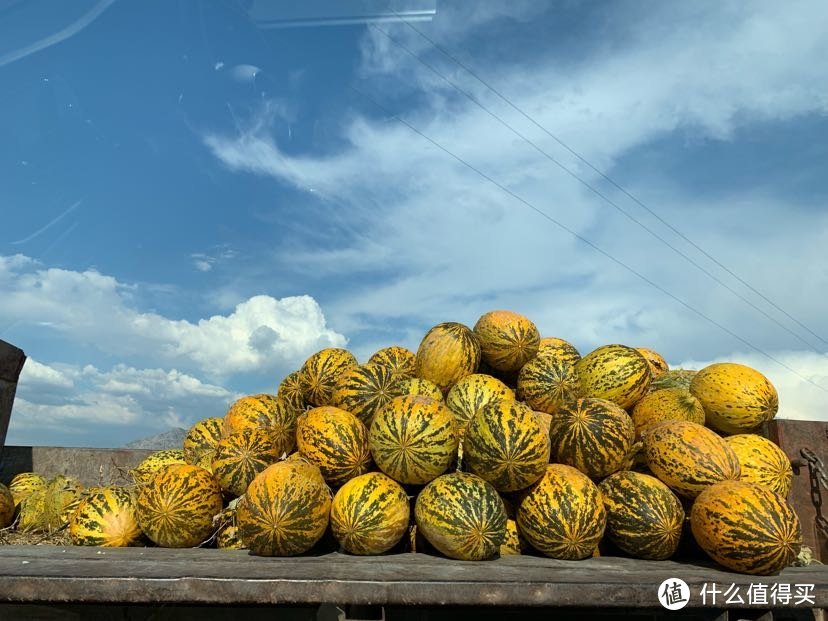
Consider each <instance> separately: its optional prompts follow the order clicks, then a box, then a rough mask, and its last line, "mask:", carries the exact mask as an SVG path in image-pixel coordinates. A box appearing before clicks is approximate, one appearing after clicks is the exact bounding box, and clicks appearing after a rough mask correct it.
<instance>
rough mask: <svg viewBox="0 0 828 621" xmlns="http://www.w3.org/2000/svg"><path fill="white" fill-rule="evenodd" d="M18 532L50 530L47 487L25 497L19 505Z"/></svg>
mask: <svg viewBox="0 0 828 621" xmlns="http://www.w3.org/2000/svg"><path fill="white" fill-rule="evenodd" d="M17 530H19V531H21V532H32V533H37V532H42V531H44V530H48V524H47V521H46V488H45V487H42V488H40V489H36V490H34V491H32V492H31V493H30V494H28V495H26V496H24V497H23V499H22V500H21V501H20V503H19V504H18V505H17Z"/></svg>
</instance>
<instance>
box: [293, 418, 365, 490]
mask: <svg viewBox="0 0 828 621" xmlns="http://www.w3.org/2000/svg"><path fill="white" fill-rule="evenodd" d="M296 445H297V448H298V449H299V452H300V453H302V456H303V457H304V458H305V459H307V460H308V461H309V462H310V463H312V464H314V465H316V466H318V467H319V469H320V470H321V471H322V476H324V477H325V480H326V481H327V482H328V483H330V484H331V485H342V484H343V483H345V481H347V480H348V479H352V478H354V477H356V476H359V475H360V474H364V473H366V472H368V470H369V469H370V467H371V452H370V450H369V448H368V430H367V429H366V428H365V425H364V424H362V421H360V420H359V419H358V418H357V417H356V416H354V415H353V414H351V413H350V412H346V411H345V410H341V409H339V408H336V407H333V406H323V407H318V408H313V409H312V410H308V412H307V413H306V414H305V415H304V416H303V417H302V419H301V421H300V422H299V425H298V427H297V429H296Z"/></svg>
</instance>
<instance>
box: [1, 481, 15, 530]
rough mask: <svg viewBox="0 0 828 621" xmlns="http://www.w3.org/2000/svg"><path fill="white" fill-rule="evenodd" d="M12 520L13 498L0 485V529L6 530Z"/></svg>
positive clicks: (6, 489) (5, 488)
mask: <svg viewBox="0 0 828 621" xmlns="http://www.w3.org/2000/svg"><path fill="white" fill-rule="evenodd" d="M13 519H14V496H12V493H11V492H10V491H9V488H8V487H6V486H5V485H3V484H2V483H0V529H2V528H7V527H8V526H9V525H10V524H11V523H12V520H13Z"/></svg>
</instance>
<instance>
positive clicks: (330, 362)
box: [299, 347, 359, 407]
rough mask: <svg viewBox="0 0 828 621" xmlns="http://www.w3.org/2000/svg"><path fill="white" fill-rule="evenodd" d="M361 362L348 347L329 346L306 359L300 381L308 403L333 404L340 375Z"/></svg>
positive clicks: (315, 404)
mask: <svg viewBox="0 0 828 621" xmlns="http://www.w3.org/2000/svg"><path fill="white" fill-rule="evenodd" d="M358 364H359V363H358V362H357V359H356V358H354V355H353V354H352V353H351V352H349V351H348V350H347V349H342V348H339V347H328V348H327V349H323V350H320V351H318V352H316V353H315V354H313V355H312V356H311V357H310V358H308V359H307V360H305V363H304V364H303V365H302V368H301V369H300V371H299V383H300V386H301V388H302V394H303V395H304V396H305V401H307V402H308V405H312V406H316V407H319V406H323V405H333V400H332V397H333V391H334V387H335V386H336V380H337V379H338V378H339V376H340V375H341V374H342V373H343V372H344V371H346V370H347V369H349V368H350V367H355V366H357V365H358Z"/></svg>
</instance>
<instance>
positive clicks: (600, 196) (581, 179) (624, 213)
mask: <svg viewBox="0 0 828 621" xmlns="http://www.w3.org/2000/svg"><path fill="white" fill-rule="evenodd" d="M403 21H405V20H403ZM370 27H371V28H373V29H374V30H376V31H377V32H379V33H381V34H382V35H384V36H385V37H386V38H388V40H389V41H391V42H392V43H393V44H394V45H396V46H397V47H399V48H400V49H402V50H403V51H405V52H406V53H407V54H409V55H410V56H412V57H413V58H414V59H416V60H417V61H418V62H420V63H421V64H422V65H423V66H424V67H426V68H428V69H429V70H430V71H432V72H433V73H434V74H435V75H437V76H438V77H439V78H441V79H442V80H443V81H445V82H446V83H447V84H448V85H449V86H451V87H452V88H454V89H455V90H456V91H457V92H459V93H461V94H462V95H464V96H465V97H467V98H468V99H469V100H470V101H472V102H473V103H474V104H475V105H477V106H478V107H479V108H480V109H481V110H483V111H484V112H486V113H487V114H488V115H489V116H491V117H492V118H494V119H495V120H496V121H497V122H498V123H500V124H501V125H503V126H504V127H506V128H507V129H508V130H509V131H511V132H512V133H513V134H515V135H516V136H518V137H519V138H521V139H522V140H523V141H524V142H526V143H527V144H529V145H530V146H532V147H533V148H534V149H535V150H536V151H538V152H539V153H540V154H541V155H543V156H544V157H546V158H547V159H548V160H550V161H551V162H552V163H554V164H555V165H556V166H558V167H559V168H560V169H561V170H563V171H564V172H566V173H567V174H568V175H570V176H571V177H573V178H574V179H575V180H577V181H578V182H579V183H581V184H582V185H584V186H585V187H586V188H587V189H589V190H590V191H591V192H593V193H594V194H595V195H597V196H598V197H599V198H601V199H602V200H604V201H605V202H606V203H607V204H609V205H610V206H611V207H613V208H614V209H616V210H617V211H619V212H620V213H622V214H623V215H624V216H626V217H627V218H628V219H629V220H631V221H632V222H634V223H635V224H637V225H638V226H639V227H641V228H642V229H644V230H645V231H647V232H648V233H649V234H650V235H651V236H652V237H654V238H655V239H657V240H659V241H660V242H661V243H663V244H664V245H665V246H667V247H668V248H670V249H671V250H672V251H673V252H675V253H676V254H678V255H679V256H681V257H682V258H684V259H685V260H686V261H687V262H688V263H690V264H691V265H693V266H694V267H695V268H696V269H698V270H699V271H701V272H702V273H703V274H705V275H706V276H707V277H709V278H710V279H712V280H714V281H715V282H716V283H718V284H719V285H720V286H722V287H724V288H725V289H726V290H727V291H729V292H730V293H732V294H733V295H734V296H736V297H737V298H739V299H740V300H742V301H743V302H744V303H745V304H747V305H748V306H750V307H751V308H753V309H754V310H755V311H757V312H758V313H760V314H761V315H763V316H764V317H766V318H767V319H768V320H770V321H771V322H773V323H774V324H776V325H777V326H778V327H780V328H782V329H783V330H785V331H786V332H788V333H789V334H790V335H792V336H793V337H794V338H796V339H798V340H799V341H801V342H802V343H804V344H805V345H806V346H807V347H808V348H809V349H811V350H812V351H814V352H815V353H818V354H821V353H822V352H820V351H819V350H818V349H817V347H815V346H814V345H813V344H812V343H811V342H810V341H808V340H806V339H805V338H803V337H802V336H801V335H799V334H797V333H796V332H794V331H793V330H791V329H790V328H789V327H787V326H786V325H784V324H782V323H781V322H780V321H779V320H778V319H776V318H775V317H773V316H772V315H770V314H769V313H768V312H766V311H765V310H763V309H762V308H760V307H759V306H757V305H756V304H754V303H753V302H752V301H751V300H749V299H748V298H746V297H745V296H743V295H741V294H740V293H739V292H737V291H736V290H735V289H733V288H732V287H730V286H729V285H728V284H727V283H725V282H724V281H722V280H721V279H720V278H718V277H717V276H716V275H715V274H713V273H711V272H710V271H709V270H708V269H706V268H705V267H704V266H702V265H701V264H699V263H698V262H697V261H695V260H694V259H693V258H691V257H690V256H688V255H687V254H686V253H684V252H682V251H681V250H679V249H678V248H676V247H675V246H673V245H672V244H671V243H670V242H669V241H668V240H666V239H665V238H664V237H662V236H661V235H659V234H658V233H657V232H656V231H654V230H652V229H651V228H650V227H648V226H647V225H646V224H644V223H643V222H641V221H640V220H638V219H637V218H636V217H635V216H633V215H632V214H631V213H629V212H628V211H627V210H625V209H624V208H623V207H621V206H620V205H618V204H617V203H616V202H615V201H613V200H612V199H610V198H609V197H608V196H606V195H605V194H604V193H602V192H601V191H599V190H598V189H597V188H595V187H594V186H593V185H591V184H590V183H589V182H587V181H586V180H585V179H583V178H582V177H580V176H579V175H578V174H577V173H575V172H574V171H572V170H571V169H569V168H568V167H566V166H565V165H564V164H562V163H561V162H560V161H558V160H557V159H556V158H555V157H553V156H552V155H550V154H549V153H548V152H547V151H545V150H544V149H542V148H541V147H540V146H539V145H538V144H537V143H535V142H534V141H533V140H531V139H530V138H528V137H527V136H525V135H524V134H523V133H521V132H520V131H519V130H517V129H516V128H515V127H513V126H512V125H511V124H509V123H508V122H507V121H505V120H504V119H503V118H501V117H500V116H498V115H497V114H495V113H494V112H492V110H490V109H489V108H488V107H486V106H485V105H483V104H482V103H481V102H480V101H479V100H478V99H477V98H476V97H475V96H474V95H472V94H471V93H469V92H468V91H466V90H464V89H462V88H461V87H460V86H458V85H457V84H455V83H454V82H453V81H452V80H451V79H449V78H448V77H447V76H446V75H445V74H443V73H442V72H441V71H439V70H438V69H436V68H435V67H434V66H433V65H431V64H430V63H428V62H426V61H425V60H423V59H422V58H421V57H420V56H419V55H418V54H416V53H415V52H413V51H412V50H410V49H409V48H408V47H406V46H405V45H403V44H402V43H400V42H399V41H397V40H395V39H394V38H393V37H392V36H391V35H390V34H389V33H388V32H386V31H385V30H383V29H382V28H380V27H379V26H376V25H375V24H371V25H370ZM411 28H412V29H414V30H415V31H416V32H418V33H420V34H421V35H422V36H423V37H424V38H425V39H426V40H428V41H429V42H431V43H432V45H434V46H435V47H437V49H440V51H441V52H443V53H444V54H446V55H448V56H449V58H452V59H453V60H455V62H457V63H458V65H460V66H461V67H463V69H465V70H466V71H468V72H469V73H471V75H473V76H474V77H475V78H476V79H477V80H479V81H480V82H481V83H482V84H484V85H485V86H486V87H487V88H489V89H491V90H492V92H495V94H497V95H498V97H500V98H501V99H503V100H504V101H507V103H509V105H510V106H512V107H513V108H515V109H516V110H518V111H519V112H520V113H521V114H523V116H525V117H526V118H528V119H529V120H530V121H532V122H533V123H534V124H535V125H536V126H538V127H540V128H541V129H543V127H541V126H540V125H539V124H538V123H537V122H536V121H534V120H532V119H531V117H529V116H528V115H526V113H524V112H523V111H522V110H520V109H519V108H517V107H516V106H515V105H514V104H512V103H511V102H509V101H508V100H507V99H506V98H505V97H504V96H503V95H501V94H500V93H499V92H497V91H495V90H494V89H493V88H492V87H490V86H489V85H488V84H487V83H486V82H484V81H483V80H482V79H481V78H479V77H478V76H477V75H475V74H474V73H473V72H472V71H471V70H470V69H468V68H467V67H466V66H465V65H464V64H462V63H460V61H457V60H456V59H454V58H453V57H452V56H450V55H449V54H447V53H446V52H444V51H443V50H442V48H440V47H439V46H438V45H437V44H436V43H434V41H432V40H431V39H430V38H429V37H428V36H426V35H425V34H423V33H422V32H421V31H420V30H419V29H417V28H414V27H413V26H411ZM544 131H545V132H546V133H547V134H549V135H550V136H551V137H552V138H554V139H555V140H556V141H558V142H559V143H560V144H561V145H562V146H564V147H565V148H566V149H567V150H568V151H570V152H571V153H572V154H573V155H575V156H576V157H578V158H579V159H580V160H581V161H583V162H584V163H585V164H587V165H588V166H589V167H590V168H591V169H593V170H594V171H596V172H597V173H598V174H600V175H601V176H602V177H604V178H605V179H607V180H609V181H610V182H611V183H612V185H614V186H615V187H618V188H619V189H621V190H622V191H623V192H624V194H626V195H628V196H630V197H631V198H633V199H634V200H636V202H637V203H639V204H641V203H640V201H638V200H637V199H635V197H633V196H632V195H631V194H630V193H629V192H627V191H626V190H624V189H623V188H621V187H620V186H619V185H618V184H616V183H615V182H614V181H612V180H611V179H609V177H607V176H606V175H605V174H604V173H602V172H601V171H600V170H598V169H597V168H595V167H594V166H593V165H592V164H590V163H589V162H588V161H587V160H586V159H584V158H583V157H581V156H580V155H578V154H577V153H575V151H573V150H572V149H570V148H569V147H568V146H566V145H565V144H564V143H563V142H561V141H560V140H559V139H558V138H556V137H555V136H554V135H553V134H551V133H550V132H548V131H547V130H545V129H544ZM642 206H644V205H643V204H642ZM644 208H645V209H647V211H649V212H650V213H652V214H653V215H654V216H656V218H658V220H659V221H661V222H663V223H664V224H665V225H667V226H668V227H669V228H670V229H671V230H673V231H675V232H676V233H678V234H679V235H680V236H681V237H682V238H684V239H687V238H686V237H684V235H682V234H681V233H680V232H679V231H677V230H676V229H674V228H673V227H672V226H671V225H669V224H668V223H667V222H666V221H665V220H664V219H663V218H661V217H660V216H658V215H657V214H655V213H654V212H652V211H651V210H650V209H649V208H647V207H646V206H644ZM687 241H688V242H690V240H687ZM690 243H691V244H692V245H693V246H694V247H696V248H698V246H696V244H695V243H693V242H690ZM699 250H701V249H700V248H699ZM701 251H702V252H703V253H704V254H705V255H706V256H709V255H707V253H706V252H704V251H703V250H701ZM710 258H711V259H712V257H710ZM713 260H714V262H715V263H716V264H717V265H721V264H720V263H719V262H718V261H715V259H713ZM722 267H723V268H724V266H722ZM724 269H725V270H726V271H727V272H728V273H731V274H732V272H730V270H728V269H727V268H724ZM733 275H734V276H735V274H733ZM737 278H738V277H737ZM740 280H741V279H740ZM745 284H747V283H745ZM748 286H749V285H748ZM751 289H752V287H751ZM754 291H755V290H754ZM756 293H757V294H759V295H760V296H761V293H759V292H758V291H757V292H756ZM762 297H763V298H764V296H762ZM767 301H768V302H769V303H771V304H772V305H773V306H774V307H775V308H778V307H776V305H775V304H773V302H771V301H770V300H767ZM778 310H780V311H781V312H782V313H784V314H785V315H786V316H788V317H790V318H791V319H792V320H793V321H795V322H796V323H797V324H799V325H802V324H800V323H799V322H798V321H797V320H796V319H795V318H793V317H792V316H790V315H789V314H788V313H787V312H785V311H784V310H782V309H779V308H778ZM802 327H803V328H805V329H806V330H807V331H808V332H810V333H811V334H813V335H814V336H815V337H816V338H817V339H819V340H821V341H823V342H824V343H825V344H826V345H828V341H824V339H822V338H821V337H820V336H819V335H818V334H816V333H814V332H812V331H811V330H810V329H808V328H807V326H804V325H802Z"/></svg>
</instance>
